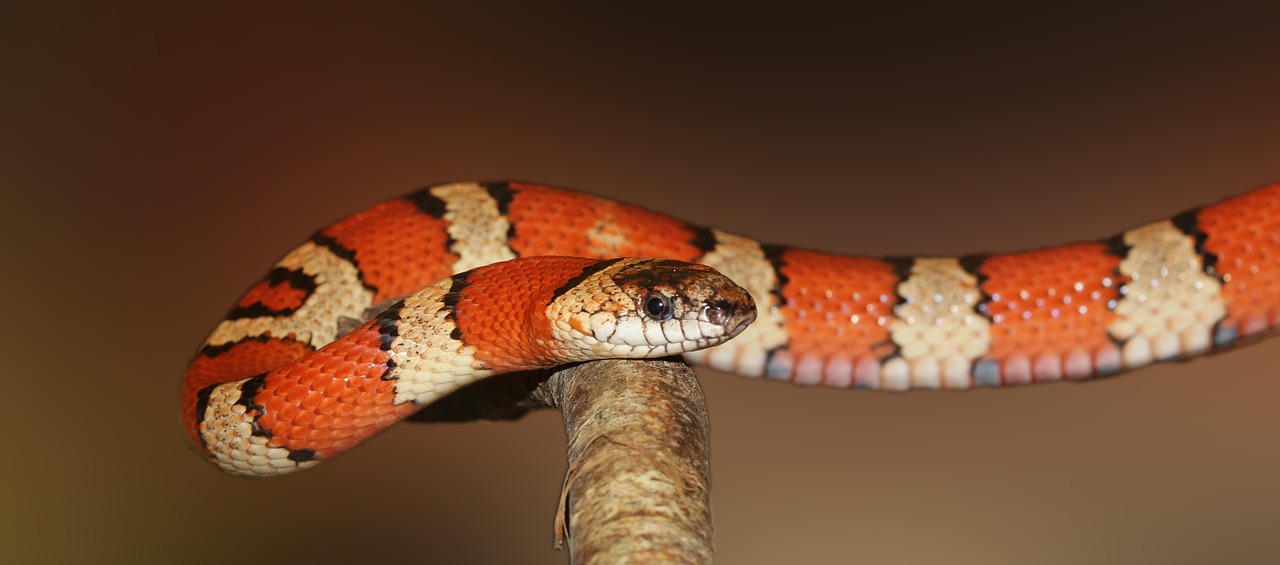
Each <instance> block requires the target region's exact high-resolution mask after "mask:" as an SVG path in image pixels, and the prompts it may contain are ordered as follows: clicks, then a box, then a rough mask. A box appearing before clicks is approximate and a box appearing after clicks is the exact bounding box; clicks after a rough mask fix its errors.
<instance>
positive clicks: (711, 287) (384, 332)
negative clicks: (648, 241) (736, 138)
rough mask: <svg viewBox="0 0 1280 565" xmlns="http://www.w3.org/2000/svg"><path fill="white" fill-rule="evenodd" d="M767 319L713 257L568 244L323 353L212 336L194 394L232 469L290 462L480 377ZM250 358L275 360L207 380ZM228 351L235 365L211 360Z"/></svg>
mask: <svg viewBox="0 0 1280 565" xmlns="http://www.w3.org/2000/svg"><path fill="white" fill-rule="evenodd" d="M268 286H270V285H268ZM321 286H323V285H317V291H318V289H319V288H320V287H321ZM251 292H259V290H258V289H257V287H255V290H254V291H251ZM297 311H301V309H300V308H299V309H297V310H296V311H295V313H296V312H297ZM286 317H287V315H286ZM754 317H755V306H754V304H753V303H752V302H751V297H750V295H748V294H747V293H746V291H745V290H743V289H742V288H740V287H738V286H736V285H734V284H733V282H732V281H730V280H729V279H727V278H725V277H724V276H723V275H721V274H719V273H717V272H716V271H715V270H714V269H711V268H708V267H706V266H703V265H692V264H687V263H680V262H677V261H671V260H667V259H612V260H606V261H599V260H594V259H584V258H579V257H558V256H542V257H532V258H525V259H521V260H515V261H507V262H502V263H495V264H493V265H488V266H485V267H482V268H478V269H475V270H472V271H466V272H463V273H460V274H458V275H454V276H452V277H449V278H446V279H444V280H443V281H440V282H437V283H436V284H433V285H431V286H428V287H427V288H426V289H424V290H422V291H420V292H417V293H415V294H413V295H411V296H409V297H407V298H405V299H404V300H402V301H400V302H398V303H396V304H395V305H394V306H392V307H391V308H389V309H387V310H386V311H385V312H383V313H382V314H381V315H379V316H378V317H377V318H375V319H373V320H371V321H369V322H366V323H364V324H363V325H360V326H359V327H357V328H356V329H355V330H353V331H351V332H348V333H346V334H345V335H343V336H342V337H340V338H338V339H337V340H336V341H333V342H331V343H328V344H326V345H324V346H323V347H320V348H319V349H316V350H314V351H307V348H306V347H305V346H303V347H301V348H299V347H297V345H298V343H297V342H296V341H294V340H292V339H282V340H275V339H273V338H271V337H270V336H267V335H265V334H264V336H262V337H259V338H253V339H247V340H241V341H239V342H235V343H232V344H227V345H221V346H212V347H206V349H205V351H204V352H202V353H201V355H200V356H199V357H198V358H197V362H196V363H193V365H192V367H193V371H196V370H198V373H194V375H195V376H191V375H189V377H188V383H187V385H188V386H189V387H190V388H186V389H185V392H184V394H192V395H193V397H192V398H193V400H194V406H192V407H191V410H192V411H191V417H192V418H193V426H192V427H191V428H189V429H188V432H189V433H190V434H191V436H192V438H191V439H192V441H193V442H194V443H196V444H197V445H200V446H201V447H202V449H203V450H204V452H205V454H206V455H207V456H208V457H209V458H210V459H211V460H213V461H214V462H215V463H216V464H217V465H218V466H220V467H221V468H222V469H223V470H225V471H228V472H231V473H237V474H243V475H248V476H261V475H273V474H282V473H287V472H291V471H295V470H298V469H303V468H307V467H310V466H313V465H315V464H316V463H318V462H320V461H323V460H326V459H329V458H332V457H333V456H335V455H337V454H339V453H341V452H343V451H345V450H347V449H349V448H351V447H352V446H354V445H356V444H357V443H359V442H361V441H364V440H365V439H368V438H369V437H371V436H373V435H374V434H376V433H378V432H379V431H381V430H383V429H385V428H387V427H388V426H390V425H391V424H394V423H396V422H398V421H400V420H402V419H404V418H406V417H408V416H409V415H411V414H413V413H414V412H416V411H417V410H418V409H419V408H421V407H422V406H424V405H427V404H430V403H431V402H434V401H435V400H436V399H438V398H440V397H442V396H444V395H446V394H448V393H450V392H453V391H455V390H457V389H459V388H461V387H463V386H465V385H467V384H469V383H472V382H475V381H476V380H479V379H482V378H485V377H488V376H491V375H495V374H499V373H505V372H511V371H521V370H529V369H538V368H547V367H553V366H556V365H561V364H564V363H571V362H576V361H587V360H592V359H599V358H605V357H624V358H644V357H663V356H667V355H676V354H680V353H684V352H686V351H692V350H694V349H698V348H703V347H708V346H711V345H715V344H717V343H720V342H721V341H724V340H726V339H729V338H730V337H733V336H734V335H736V334H737V333H739V332H740V331H742V329H743V328H745V327H746V325H747V324H748V323H750V322H751V320H752V319H753V318H754ZM268 344H273V345H275V346H276V347H285V346H287V345H293V346H294V347H295V349H294V351H293V353H295V356H294V358H293V359H289V360H287V361H286V362H283V363H281V362H279V360H274V361H273V363H274V365H273V364H272V363H269V362H266V361H264V359H262V357H265V356H266V355H269V353H264V352H269V351H271V349H264V348H263V346H264V345H268ZM237 359H239V360H241V361H245V362H246V365H249V364H252V365H253V366H252V369H255V370H257V369H261V370H263V372H261V373H259V374H257V375H255V376H252V377H248V378H240V379H236V380H227V381H225V382H217V381H216V380H215V382H212V383H210V384H207V385H205V384H204V383H206V382H209V380H210V378H209V375H210V374H221V375H226V374H230V373H229V371H228V370H227V369H229V368H230V367H231V365H230V364H231V363H234V362H235V360H237ZM219 363H223V365H221V366H220V367H219V368H221V369H223V371H222V372H221V373H219V372H218V371H217V370H214V369H212V368H211V366H213V365H217V364H219ZM201 385H203V386H201Z"/></svg>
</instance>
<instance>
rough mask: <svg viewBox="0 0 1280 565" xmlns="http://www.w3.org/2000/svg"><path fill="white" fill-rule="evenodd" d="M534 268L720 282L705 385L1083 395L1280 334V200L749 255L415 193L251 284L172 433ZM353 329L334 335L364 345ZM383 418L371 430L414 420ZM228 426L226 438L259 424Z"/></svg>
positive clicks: (546, 197) (491, 197)
mask: <svg viewBox="0 0 1280 565" xmlns="http://www.w3.org/2000/svg"><path fill="white" fill-rule="evenodd" d="M544 255H552V256H579V257H590V258H600V259H604V258H612V257H663V258H668V259H673V260H678V261H685V262H691V263H701V264H704V265H708V266H710V267H713V268H714V269H716V270H718V271H719V272H721V273H723V274H724V275H725V276H727V277H729V278H730V279H732V280H733V281H735V282H736V283H737V284H739V285H741V286H742V287H743V288H745V289H746V291H747V292H748V293H749V294H750V297H751V298H752V299H753V300H754V302H755V304H756V307H757V310H758V315H757V317H756V320H755V322H754V323H753V324H751V325H750V326H749V327H747V328H746V329H745V331H742V332H741V334H740V335H738V336H737V337H736V338H734V339H733V340H731V341H727V342H724V343H721V344H719V345H717V346H715V347H711V348H709V349H705V350H699V351H692V352H689V353H686V354H685V357H686V358H687V359H689V360H690V361H692V362H695V363H701V364H706V365H709V366H711V367H713V368H716V369H719V370H722V371H727V372H733V373H737V374H741V375H746V376H764V377H766V378H769V379H776V380H784V381H791V382H795V383H799V384H810V385H813V384H821V385H826V386H833V387H859V388H869V389H882V390H908V389H919V388H923V389H936V388H951V389H967V388H971V387H975V386H988V387H995V386H1005V385H1017V384H1028V383H1033V382H1046V381H1059V380H1063V379H1084V378H1088V377H1092V376H1096V375H1106V374H1113V373H1116V372H1119V371H1123V370H1128V369H1132V368H1137V367H1141V366H1144V365H1148V364H1151V363H1153V362H1156V361H1164V360H1171V359H1180V358H1186V357H1190V356H1194V355H1196V354H1200V353H1204V352H1209V351H1213V350H1217V349H1221V348H1224V347H1228V346H1231V345H1234V344H1236V343H1238V342H1239V341H1240V340H1242V339H1244V338H1246V337H1250V336H1253V335H1256V334H1260V333H1262V332H1264V331H1266V330H1268V329H1271V328H1273V327H1275V326H1276V325H1277V324H1278V323H1280V184H1275V185H1269V186H1264V187H1261V188H1258V189H1255V190H1253V191H1251V192H1248V193H1245V194H1242V195H1239V196H1235V197H1232V198H1228V199H1226V200H1224V201H1222V202H1219V203H1217V204H1213V205H1209V206H1205V207H1201V208H1197V209H1194V210H1190V211H1187V212H1183V213H1181V214H1177V215H1175V216H1173V217H1172V218H1170V219H1166V220H1161V221H1157V222H1151V223H1148V224H1145V225H1142V226H1139V227H1136V228H1134V229H1131V230H1128V231H1125V232H1123V233H1121V234H1118V235H1115V236H1111V237H1107V238H1103V239H1098V240H1093V241H1085V242H1080V243H1073V244H1067V245H1061V246H1057V247H1049V248H1043V249H1037V250H1031V251H1023V252H1016V253H1005V254H982V255H970V256H964V257H898V258H875V257H856V256H846V255H838V254H832V253H825V252H821V251H814V250H807V249H800V248H795V247H789V246H783V245H766V244H761V243H759V242H756V241H754V240H751V239H749V238H746V237H743V236H739V235H735V234H732V233H729V232H726V231H723V230H719V229H716V228H709V227H704V226H699V225H696V224H691V223H688V222H685V221H681V220H677V219H674V218H671V217H668V216H665V215H662V214H658V213H654V212H650V211H647V210H644V209H641V208H637V207H634V206H630V205H626V204H621V203H618V202H614V201H611V200H607V199H604V198H599V197H596V196H592V195H589V194H584V193H579V192H575V191H570V190H565V189H559V188H553V187H547V186H541V185H536V184H529V183H520V182H493V183H450V184H442V185H436V186H431V187H427V188H424V189H421V190H419V191H417V192H414V193H412V194H410V195H407V196H405V197H403V198H399V199H395V200H391V201H387V202H382V203H379V204H376V205H374V206H373V207H371V208H369V209H367V210H364V211H361V212H357V213H355V214H353V215H351V216H348V217H347V218H345V219H343V220H340V221H338V222H337V223H335V224H333V225H330V226H329V227H327V228H324V229H322V230H320V231H319V232H317V233H316V234H315V235H314V236H313V237H311V238H310V239H309V240H308V241H306V242H305V243H303V244H302V245H301V246H299V247H297V248H296V249H294V250H293V251H291V252H290V253H289V254H287V255H286V256H285V257H284V258H283V259H281V260H280V261H279V262H278V263H277V264H276V266H275V267H274V268H273V269H272V270H271V271H269V272H268V274H267V276H266V277H265V278H264V279H263V280H261V281H260V282H258V283H257V284H256V285H255V286H253V287H252V288H251V289H250V290H249V291H248V292H247V293H246V294H245V295H244V296H243V297H242V298H241V299H240V301H239V302H238V303H237V304H236V305H235V307H233V309H232V310H231V312H230V313H229V314H228V316H227V317H226V319H225V320H223V321H222V322H221V323H220V324H219V325H218V326H217V327H216V328H215V329H214V331H213V332H212V334H211V335H210V336H209V337H208V339H207V340H206V341H205V344H204V346H203V347H202V348H201V350H200V351H199V353H198V354H197V355H196V358H195V360H194V361H193V362H192V363H191V365H190V367H189V368H188V371H187V376H186V378H185V379H184V384H183V387H182V393H181V394H182V399H181V405H182V410H183V423H184V426H185V427H186V429H187V431H188V434H189V436H191V437H192V441H193V443H196V444H197V445H200V446H202V447H206V446H204V444H202V443H201V442H203V441H205V440H203V439H202V436H201V434H200V432H199V427H200V426H202V425H204V424H205V422H207V421H208V420H209V419H210V418H211V417H214V416H215V415H214V414H213V413H212V408H210V405H211V403H210V402H209V401H207V400H205V401H202V400H201V397H200V394H201V391H204V390H208V389H210V387H216V386H219V385H222V384H225V383H232V382H239V381H241V380H243V379H250V380H252V378H253V377H254V376H255V375H261V374H263V373H267V372H268V371H278V370H280V368H281V367H282V366H290V364H293V363H295V361H297V360H298V359H300V358H304V357H305V356H307V355H310V354H312V353H313V352H316V350H317V349H319V348H321V347H323V346H324V345H326V344H328V343H330V342H332V341H334V340H335V339H336V338H338V331H339V330H338V327H339V323H338V322H339V321H341V320H344V319H361V318H362V317H364V313H365V311H366V310H367V309H369V308H370V307H372V306H374V305H376V304H382V303H385V302H387V301H389V300H393V299H397V298H400V297H403V296H408V295H411V294H413V293H415V292H418V291H419V290H420V289H423V288H424V287H427V286H429V285H431V284H433V283H435V282H436V281H439V280H441V279H447V278H449V277H450V276H451V275H452V274H453V273H459V272H465V271H468V270H470V269H475V268H477V267H480V266H483V265H488V264H491V263H495V262H500V261H507V260H510V259H515V258H524V257H537V256H544ZM363 328H365V329H363V332H364V333H363V336H364V337H363V338H361V337H359V335H361V330H357V331H356V332H355V334H357V337H348V338H344V339H352V340H359V339H364V340H365V343H366V347H369V348H372V347H373V346H374V345H375V342H376V340H375V337H376V336H375V335H374V332H373V331H372V330H370V329H368V327H367V326H365V327H363ZM370 351H371V352H372V351H373V350H372V349H370ZM362 362H364V361H362ZM367 362H368V363H372V364H376V363H377V362H378V361H376V360H369V361H367ZM335 363H336V362H335ZM334 366H335V367H336V366H337V365H336V364H335V365H334ZM319 370H320V371H321V372H324V371H328V370H331V368H330V367H329V366H327V365H321V366H320V368H319ZM381 386H382V388H378V387H373V388H372V389H371V390H369V391H363V390H362V391H360V392H341V393H338V394H336V395H331V397H332V398H335V399H336V400H334V401H333V403H332V404H331V405H327V409H328V410H330V411H331V412H332V413H334V414H336V413H337V411H340V410H355V408H354V407H353V406H357V405H358V404H356V405H353V404H351V403H350V402H349V400H348V399H349V398H360V396H359V395H361V394H371V395H375V396H376V395H386V394H389V392H388V389H386V385H381ZM241 388H242V389H243V390H241V391H240V392H239V393H238V394H239V395H240V396H239V397H238V398H239V399H238V400H236V401H234V402H231V399H230V397H228V398H227V399H223V400H222V401H221V405H223V406H226V405H235V406H242V407H245V408H243V409H241V412H243V413H244V414H251V413H256V414H257V415H258V416H259V417H260V416H262V414H264V413H265V412H270V411H271V410H272V409H273V408H275V406H266V407H265V409H261V408H253V407H261V406H263V405H262V404H261V402H259V400H263V399H264V397H263V395H264V394H265V393H264V392H262V391H261V390H258V389H256V388H254V387H253V386H248V387H245V386H241ZM229 394H230V393H229ZM246 395H248V396H251V397H252V399H250V400H244V399H245V398H246ZM344 395H345V396H344ZM232 396H234V395H232ZM202 402H205V404H201V403H202ZM237 402H238V403H239V404H236V403H237ZM411 404H412V403H411ZM397 406H398V407H397V408H396V410H395V411H393V412H391V413H386V414H384V413H379V415H378V416H376V417H375V418H374V421H377V420H378V419H379V418H383V419H386V420H388V421H390V420H391V419H392V414H394V417H395V418H396V419H398V418H402V417H403V416H404V415H405V414H403V413H402V412H401V411H412V410H413V409H415V408H413V407H412V406H405V405H397ZM402 406H403V407H402ZM415 406H416V404H415ZM229 410H233V411H234V410H235V409H229ZM255 410H256V411H257V412H255ZM264 410H265V412H264ZM319 417H320V415H317V416H316V418H319ZM240 418H241V421H240V422H239V424H238V425H239V426H240V428H241V429H242V430H244V429H249V430H252V429H263V428H264V426H263V423H262V421H261V418H259V419H258V420H257V421H256V422H254V421H250V420H251V418H248V417H246V416H243V415H242V416H240ZM269 423H270V422H269ZM255 426H256V428H255ZM306 433H314V434H319V433H320V432H316V431H314V429H309V430H308V431H307V432H306ZM250 435H251V434H250ZM252 437H254V438H256V439H255V441H259V442H260V443H262V444H263V445H264V446H266V447H264V448H259V449H258V451H262V449H265V448H271V449H276V448H280V449H283V447H282V446H283V445H285V443H287V441H285V440H282V439H278V438H277V437H275V436H270V437H264V436H252ZM334 441H335V444H336V445H340V446H341V447H344V448H345V447H349V445H351V444H354V443H353V442H354V441H358V440H353V439H350V438H337V439H335V440H334ZM291 445H300V444H291ZM296 452H297V453H301V454H302V455H293V456H294V457H295V458H296V459H306V457H309V456H315V457H318V458H323V456H322V455H319V454H320V452H321V450H315V451H314V453H311V454H308V452H307V451H305V450H297V451H296ZM289 453H290V454H293V453H294V451H289ZM325 453H327V454H328V453H330V452H325ZM258 461H259V462H261V460H258ZM308 461H309V460H308ZM308 461H303V462H302V463H303V464H309V463H308ZM242 466H243V465H242Z"/></svg>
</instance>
